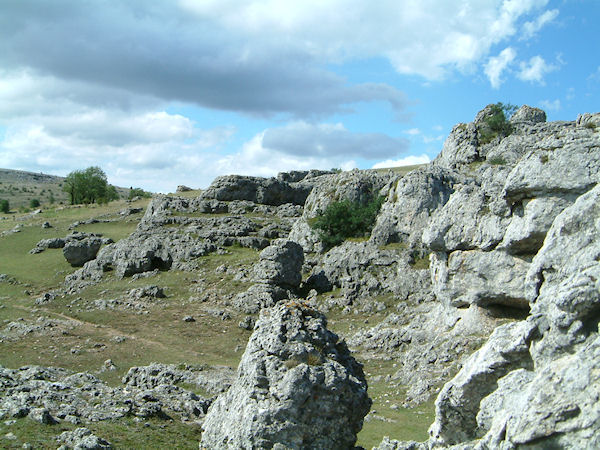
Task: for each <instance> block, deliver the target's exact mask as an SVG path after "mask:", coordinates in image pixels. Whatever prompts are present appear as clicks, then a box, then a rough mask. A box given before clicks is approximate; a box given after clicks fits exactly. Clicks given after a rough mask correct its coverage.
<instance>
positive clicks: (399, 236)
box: [371, 166, 457, 247]
mask: <svg viewBox="0 0 600 450" xmlns="http://www.w3.org/2000/svg"><path fill="white" fill-rule="evenodd" d="M456 182H457V175H456V174H453V173H452V172H450V171H447V170H445V169H439V168H436V167H433V166H428V167H424V168H419V169H416V170H414V171H412V172H410V173H408V174H407V175H406V176H404V177H403V178H401V179H399V180H397V181H395V182H392V185H391V187H390V188H389V190H388V194H387V198H386V202H385V203H384V204H383V205H382V207H381V211H380V213H379V215H378V217H377V222H376V223H375V226H374V227H373V231H372V232H371V240H372V241H373V242H374V243H376V244H378V245H384V244H388V243H391V242H404V243H406V244H408V245H409V246H411V247H413V246H419V245H420V243H421V234H422V232H423V228H425V226H426V225H427V224H428V223H429V221H430V218H431V215H432V213H433V212H434V211H435V210H436V209H438V208H440V207H441V206H443V205H444V204H445V203H446V202H447V201H448V199H449V198H450V195H451V194H452V193H453V192H454V184H455V183H456Z"/></svg>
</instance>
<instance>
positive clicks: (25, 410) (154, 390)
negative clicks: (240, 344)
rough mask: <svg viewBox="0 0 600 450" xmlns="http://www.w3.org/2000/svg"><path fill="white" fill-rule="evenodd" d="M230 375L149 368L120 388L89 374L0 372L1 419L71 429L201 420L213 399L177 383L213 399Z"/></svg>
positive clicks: (133, 372) (28, 369)
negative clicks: (130, 421) (130, 420)
mask: <svg viewBox="0 0 600 450" xmlns="http://www.w3.org/2000/svg"><path fill="white" fill-rule="evenodd" d="M231 372H232V371H231V370H230V369H227V368H218V367H216V368H212V367H200V368H195V367H185V368H176V367H175V366H172V365H164V364H152V365H150V366H147V367H134V368H131V369H130V370H129V372H128V373H127V375H126V376H125V377H124V378H123V383H124V386H122V387H110V386H108V385H107V384H106V383H104V382H103V381H101V380H100V379H98V378H97V377H95V376H94V375H92V374H90V373H88V372H81V373H73V372H70V371H68V370H65V369H60V368H54V367H39V366H25V367H21V368H20V369H5V368H2V367H0V379H1V380H2V382H1V383H2V389H3V392H2V396H1V397H0V418H2V419H11V418H19V417H25V416H29V417H30V418H31V419H33V420H37V421H44V422H45V423H50V422H53V423H56V422H68V423H74V424H80V423H82V422H96V421H100V420H114V419H119V418H123V417H128V416H135V417H139V418H149V417H159V418H168V417H172V416H176V417H179V418H180V419H181V420H184V421H188V420H196V419H198V418H199V417H202V416H203V415H204V413H205V412H206V410H207V408H208V406H209V405H210V403H211V401H212V400H211V399H205V398H201V397H199V396H198V395H196V394H194V393H193V392H191V391H189V390H186V389H183V388H182V387H179V386H178V384H179V383H186V384H187V385H193V386H198V387H201V388H203V389H205V390H206V391H208V392H209V393H211V394H213V395H214V394H218V393H220V392H222V391H223V390H225V389H226V388H227V387H228V385H229V381H230V379H231V375H232V374H231Z"/></svg>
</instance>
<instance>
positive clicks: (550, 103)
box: [540, 99, 561, 111]
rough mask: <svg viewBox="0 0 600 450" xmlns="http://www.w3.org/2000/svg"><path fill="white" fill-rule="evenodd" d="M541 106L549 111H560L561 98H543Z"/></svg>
mask: <svg viewBox="0 0 600 450" xmlns="http://www.w3.org/2000/svg"><path fill="white" fill-rule="evenodd" d="M540 106H541V107H542V108H543V109H545V110H547V111H560V107H561V104H560V100H559V99H556V100H542V101H541V102H540Z"/></svg>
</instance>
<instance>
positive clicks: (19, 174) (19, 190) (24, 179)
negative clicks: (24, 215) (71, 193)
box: [0, 169, 129, 211]
mask: <svg viewBox="0 0 600 450" xmlns="http://www.w3.org/2000/svg"><path fill="white" fill-rule="evenodd" d="M63 182H64V177H57V176H54V175H46V174H42V173H34V172H25V171H21V170H10V169H0V199H6V200H8V202H9V203H10V208H11V210H12V211H19V210H22V209H24V208H29V202H30V201H31V200H32V199H37V200H39V201H40V204H41V205H42V207H48V206H49V205H50V203H51V202H50V199H51V196H54V203H55V204H56V205H61V204H65V205H66V204H68V203H69V198H68V196H67V193H66V192H64V191H63V190H62V185H63ZM117 192H118V193H119V195H120V196H121V197H122V198H125V197H126V196H127V195H128V194H129V189H125V188H120V187H117Z"/></svg>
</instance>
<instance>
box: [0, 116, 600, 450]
mask: <svg viewBox="0 0 600 450" xmlns="http://www.w3.org/2000/svg"><path fill="white" fill-rule="evenodd" d="M490 114H493V110H491V109H490V108H489V107H486V108H485V109H483V110H482V111H481V112H480V113H479V114H478V115H477V117H476V118H475V119H474V121H473V122H471V123H468V124H458V125H456V126H455V127H454V128H453V130H452V132H451V134H450V136H449V137H448V138H447V140H446V142H445V144H444V148H443V150H442V152H441V153H440V155H439V156H438V157H437V158H436V159H435V160H434V161H433V162H432V163H431V164H428V165H424V166H420V167H416V168H410V169H399V170H378V171H373V170H368V171H359V170H354V171H349V172H341V173H337V172H328V171H317V170H313V171H296V172H290V173H282V174H279V175H278V176H277V177H274V178H268V179H267V178H259V177H245V176H235V175H232V176H224V177H218V178H217V179H215V180H214V182H213V183H212V185H211V186H210V187H209V188H207V189H205V190H203V191H201V192H200V191H191V192H186V193H185V195H182V196H180V195H156V196H154V197H153V198H152V199H151V200H150V201H148V200H139V201H137V202H135V203H127V202H124V201H121V202H113V203H110V204H109V205H105V206H98V205H92V206H90V207H64V208H56V209H45V210H44V211H42V212H41V213H40V214H37V215H35V216H17V215H15V214H13V215H11V217H9V218H8V219H5V220H0V232H1V236H0V274H2V275H0V364H1V365H2V368H0V379H2V380H3V381H2V383H3V384H2V385H1V386H2V389H3V391H2V393H0V418H1V419H2V421H0V445H3V446H12V447H15V448H17V447H19V448H20V447H22V446H23V445H24V444H30V445H32V446H33V447H36V448H37V447H50V446H52V445H56V442H57V439H59V440H60V441H61V442H64V443H66V444H67V445H71V446H74V445H75V443H77V442H80V441H81V440H82V439H84V438H86V439H88V440H95V441H94V442H97V443H99V442H101V441H102V438H103V439H106V440H109V441H110V442H111V444H112V445H113V446H114V447H115V448H140V447H143V448H165V447H172V446H173V443H176V446H177V447H178V448H198V442H201V445H202V446H204V447H206V448H227V446H228V445H229V446H230V447H234V448H236V447H247V448H270V447H273V445H284V446H286V447H289V448H349V447H351V446H352V445H353V442H354V441H355V440H356V445H360V446H363V447H365V448H373V447H374V446H377V448H379V449H382V450H383V449H409V448H410V449H426V448H430V447H434V446H435V447H436V448H457V447H453V446H459V447H460V448H464V449H474V448H514V447H517V446H520V445H531V446H534V447H535V446H537V447H538V448H586V447H587V448H594V447H597V446H598V445H600V407H599V402H598V401H597V399H598V392H597V386H598V385H600V380H599V379H598V374H600V340H599V331H600V330H599V329H598V320H599V315H598V312H599V311H600V306H599V305H600V297H599V295H598V292H600V291H599V287H598V280H599V279H600V264H599V262H598V261H599V258H600V228H599V224H598V220H597V217H599V216H600V184H599V183H600V114H584V115H581V116H579V117H578V118H577V120H576V121H572V122H546V120H545V113H544V112H543V111H541V110H539V109H536V108H530V107H527V106H523V107H522V108H520V109H519V110H518V111H517V112H516V113H515V114H514V115H513V116H512V117H511V119H510V124H509V125H510V126H505V127H504V128H503V130H504V131H502V132H496V134H495V135H494V133H493V132H494V130H491V129H490V128H489V120H488V119H489V117H490ZM378 197H383V198H384V202H383V204H382V206H381V209H380V210H379V213H378V215H377V218H376V221H375V223H374V224H373V226H372V229H371V231H369V232H367V233H364V234H363V235H361V236H354V237H352V238H349V239H347V240H346V241H345V242H343V243H342V244H341V245H339V246H335V247H333V248H327V247H326V246H325V245H324V244H323V240H322V236H320V235H319V233H317V232H316V231H315V229H313V228H312V226H311V225H314V223H315V219H316V218H318V217H320V216H321V215H322V214H323V212H325V211H327V209H328V207H329V206H331V205H334V204H336V202H340V201H346V202H349V204H351V205H359V204H363V205H364V204H368V203H369V202H371V201H372V200H373V199H375V198H378ZM18 218H22V219H23V220H17V219H18ZM45 222H49V225H50V227H48V225H44V223H45ZM68 261H71V263H69V262H68ZM236 369H237V370H236ZM547 393H551V395H547ZM82 427H86V428H87V429H88V430H87V431H85V430H82ZM61 433H63V434H61ZM7 436H9V437H7ZM384 436H389V438H388V437H385V438H384ZM409 441H412V442H409Z"/></svg>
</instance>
